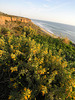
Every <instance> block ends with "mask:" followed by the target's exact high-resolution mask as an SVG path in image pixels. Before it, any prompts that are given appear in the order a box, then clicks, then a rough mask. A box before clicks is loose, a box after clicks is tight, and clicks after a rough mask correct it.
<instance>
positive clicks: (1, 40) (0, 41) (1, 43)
mask: <svg viewBox="0 0 75 100" xmlns="http://www.w3.org/2000/svg"><path fill="white" fill-rule="evenodd" d="M4 45H5V42H4V40H3V39H0V47H3V46H4Z"/></svg>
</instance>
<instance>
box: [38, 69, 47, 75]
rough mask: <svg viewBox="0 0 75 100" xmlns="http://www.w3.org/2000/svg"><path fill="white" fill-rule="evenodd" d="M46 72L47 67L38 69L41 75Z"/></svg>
mask: <svg viewBox="0 0 75 100" xmlns="http://www.w3.org/2000/svg"><path fill="white" fill-rule="evenodd" d="M45 72H46V69H45V68H43V69H41V70H38V73H39V74H40V75H41V74H44V73H45Z"/></svg>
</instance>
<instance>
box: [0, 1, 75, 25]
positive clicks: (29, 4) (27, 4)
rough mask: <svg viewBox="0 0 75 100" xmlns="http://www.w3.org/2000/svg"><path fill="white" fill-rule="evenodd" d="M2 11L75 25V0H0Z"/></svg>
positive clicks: (0, 9)
mask: <svg viewBox="0 0 75 100" xmlns="http://www.w3.org/2000/svg"><path fill="white" fill-rule="evenodd" d="M0 11H2V12H4V13H8V14H12V15H18V16H24V17H28V18H33V19H40V20H48V21H53V22H59V23H65V24H71V25H75V0H0Z"/></svg>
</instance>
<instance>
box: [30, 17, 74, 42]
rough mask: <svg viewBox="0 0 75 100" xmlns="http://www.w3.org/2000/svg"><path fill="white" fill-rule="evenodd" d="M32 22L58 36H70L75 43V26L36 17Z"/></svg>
mask: <svg viewBox="0 0 75 100" xmlns="http://www.w3.org/2000/svg"><path fill="white" fill-rule="evenodd" d="M32 22H33V23H34V24H36V25H38V26H40V27H41V28H43V29H45V30H46V31H48V32H50V33H52V34H55V35H56V36H60V37H68V38H69V39H70V40H71V41H72V42H73V43H75V26H72V25H67V24H61V23H56V22H50V21H43V20H35V19H32Z"/></svg>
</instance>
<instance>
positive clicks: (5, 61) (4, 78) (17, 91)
mask: <svg viewBox="0 0 75 100" xmlns="http://www.w3.org/2000/svg"><path fill="white" fill-rule="evenodd" d="M34 32H35V31H34V30H32V29H30V28H28V27H27V28H25V29H24V34H22V35H20V36H17V37H16V36H15V35H14V34H12V35H8V36H6V37H4V36H3V37H1V39H0V45H1V47H0V66H1V67H0V76H1V78H0V88H1V89H0V99H6V100H7V99H9V100H35V99H36V100H38V99H39V100H74V88H75V84H74V79H73V78H72V77H71V74H73V72H74V68H71V69H70V68H69V66H68V62H67V61H66V59H65V56H64V55H63V56H62V49H59V50H58V52H57V53H56V50H54V51H52V50H50V48H49V47H50V46H49V45H48V44H46V45H45V46H44V44H43V43H45V42H44V41H43V38H44V39H45V40H46V38H45V37H43V38H42V36H41V35H35V34H34ZM25 33H26V34H25ZM29 34H32V35H29ZM33 36H35V37H34V38H36V36H39V37H41V38H42V41H43V43H40V42H41V41H40V42H37V41H35V39H32V38H33ZM39 39H40V38H38V39H37V40H38V41H39ZM57 42H58V41H57ZM46 43H48V42H46ZM52 46H53V45H52ZM7 90H8V91H7Z"/></svg>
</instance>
